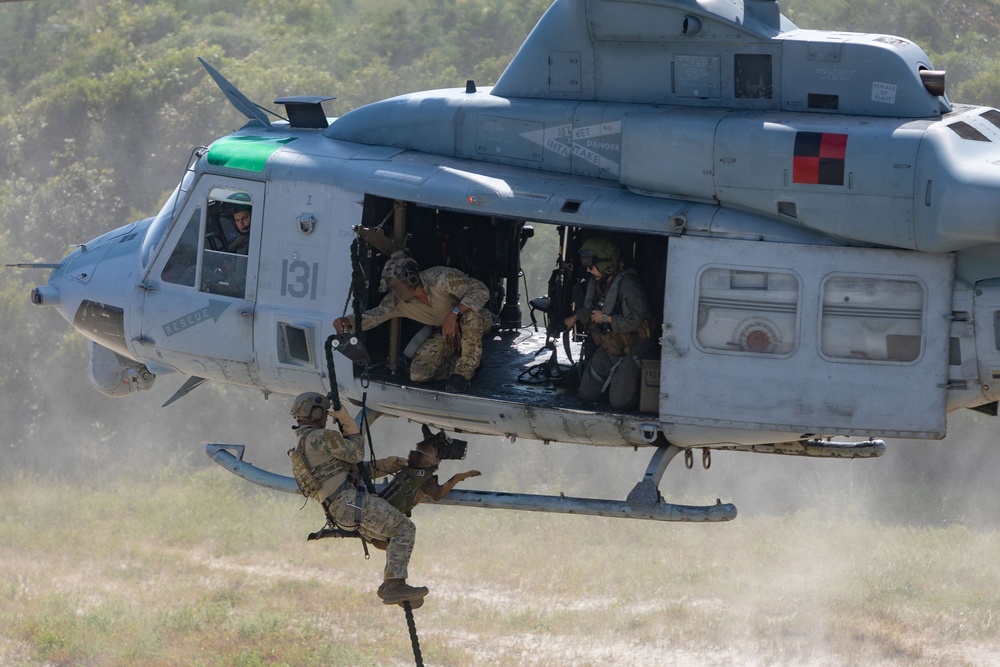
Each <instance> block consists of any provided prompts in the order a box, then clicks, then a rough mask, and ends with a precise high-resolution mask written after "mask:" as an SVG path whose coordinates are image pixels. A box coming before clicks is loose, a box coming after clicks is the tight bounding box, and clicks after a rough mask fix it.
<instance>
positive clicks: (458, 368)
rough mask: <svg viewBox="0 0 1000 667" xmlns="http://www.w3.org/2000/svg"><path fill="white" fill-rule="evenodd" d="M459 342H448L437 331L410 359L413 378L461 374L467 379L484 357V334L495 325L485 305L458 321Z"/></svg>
mask: <svg viewBox="0 0 1000 667" xmlns="http://www.w3.org/2000/svg"><path fill="white" fill-rule="evenodd" d="M458 326H459V340H458V345H456V346H454V347H452V346H450V345H448V343H447V341H446V340H445V337H444V336H442V335H441V334H440V333H435V334H434V335H432V336H431V337H430V338H428V339H427V340H425V341H424V343H423V345H421V346H420V347H418V348H417V351H416V352H415V353H414V354H413V359H412V360H411V361H410V379H411V380H413V381H414V382H433V381H435V380H446V379H448V378H450V377H451V376H452V375H454V374H455V373H458V374H459V375H461V376H462V377H464V378H465V379H466V380H471V379H472V375H473V374H474V373H475V372H476V369H477V368H479V363H480V362H481V361H482V360H483V336H484V335H485V334H486V332H487V331H489V330H490V327H492V326H493V316H492V315H490V312H489V311H488V310H486V309H485V308H473V309H471V310H469V311H467V312H465V313H463V314H462V317H460V318H459V320H458Z"/></svg>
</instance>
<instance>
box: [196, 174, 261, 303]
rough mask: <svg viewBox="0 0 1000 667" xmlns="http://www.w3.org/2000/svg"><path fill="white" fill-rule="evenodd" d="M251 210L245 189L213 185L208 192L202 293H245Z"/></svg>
mask: <svg viewBox="0 0 1000 667" xmlns="http://www.w3.org/2000/svg"><path fill="white" fill-rule="evenodd" d="M252 213H253V202H252V200H251V198H250V195H248V194H247V193H245V192H238V191H234V190H229V189H225V188H215V189H213V190H212V191H211V192H210V193H209V197H208V208H207V211H206V215H205V245H204V250H203V254H202V270H201V290H202V291H203V292H210V293H212V294H221V295H224V296H234V297H243V296H244V295H245V292H246V276H247V251H248V250H249V248H250V219H251V216H252Z"/></svg>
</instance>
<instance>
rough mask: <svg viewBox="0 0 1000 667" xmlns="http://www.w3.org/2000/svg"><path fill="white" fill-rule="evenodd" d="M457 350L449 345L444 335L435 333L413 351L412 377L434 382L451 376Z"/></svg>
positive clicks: (418, 380) (414, 379)
mask: <svg viewBox="0 0 1000 667" xmlns="http://www.w3.org/2000/svg"><path fill="white" fill-rule="evenodd" d="M456 352H457V350H455V349H454V348H452V347H449V346H448V343H447V342H446V341H445V339H444V336H442V335H441V334H439V333H436V334H434V335H433V336H431V337H430V338H428V339H427V340H425V341H424V342H423V344H422V345H421V346H420V347H418V348H417V351H416V352H414V353H413V359H411V360H410V379H411V380H413V381H414V382H433V381H435V380H444V379H445V378H448V377H451V374H452V372H453V371H452V369H453V368H454V359H455V357H456Z"/></svg>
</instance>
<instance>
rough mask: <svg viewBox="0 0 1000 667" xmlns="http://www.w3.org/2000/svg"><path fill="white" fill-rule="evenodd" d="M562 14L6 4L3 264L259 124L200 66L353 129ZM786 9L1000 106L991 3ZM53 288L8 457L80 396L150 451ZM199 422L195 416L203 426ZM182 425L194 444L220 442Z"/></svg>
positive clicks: (10, 340) (21, 371)
mask: <svg viewBox="0 0 1000 667" xmlns="http://www.w3.org/2000/svg"><path fill="white" fill-rule="evenodd" d="M547 5H548V0H512V1H510V2H502V3H490V2H487V1H486V0H463V1H461V2H456V1H454V0H376V1H373V2H356V1H354V0H288V1H282V2H277V1H275V0H251V1H249V2H244V1H239V2H236V1H234V0H158V1H157V2H128V1H126V0H112V1H110V2H101V3H91V2H82V1H79V0H77V1H76V2H68V3H51V2H17V3H0V63H2V65H0V137H3V139H4V147H5V149H4V150H3V151H0V258H2V259H3V260H4V261H5V262H11V261H30V260H36V261H44V260H47V261H54V260H56V259H59V258H61V257H62V256H63V255H64V254H65V252H66V248H67V245H68V244H71V243H79V242H82V241H85V240H87V239H90V238H93V237H95V236H97V235H98V234H100V233H103V232H104V231H107V230H109V229H113V228H115V227H118V226H120V225H122V224H125V223H126V222H129V221H131V220H135V219H138V218H140V217H143V216H147V215H150V214H152V213H154V212H155V211H156V209H157V207H158V205H159V204H160V203H161V202H162V200H163V199H164V197H165V195H166V193H167V192H169V191H170V190H171V189H172V188H173V186H174V185H175V183H176V182H177V180H178V179H179V176H180V173H181V170H182V169H183V166H184V164H185V162H186V160H187V158H188V156H189V155H190V152H191V150H192V148H194V147H195V146H198V145H201V144H206V143H208V142H210V141H212V140H213V139H215V138H216V137H218V136H220V135H222V134H224V133H226V132H228V131H230V130H232V129H234V128H235V127H236V126H238V125H239V124H241V123H242V119H241V117H240V116H239V115H238V114H237V113H236V112H235V111H233V110H232V109H231V108H230V107H229V105H228V103H227V102H226V101H224V100H223V99H222V97H221V95H220V93H219V91H218V90H217V89H216V87H215V85H214V84H213V83H212V82H211V81H210V79H209V78H208V77H207V76H206V75H205V73H204V72H203V71H202V69H201V67H200V66H199V65H198V64H197V61H196V59H195V58H196V56H198V55H201V56H203V57H205V58H206V59H208V60H209V61H210V62H212V63H213V64H214V65H215V66H216V67H218V68H219V69H220V70H222V71H223V72H224V73H225V74H226V76H227V77H229V78H230V79H231V80H232V81H233V82H234V83H236V84H237V85H238V86H239V87H240V88H241V89H242V90H244V91H245V92H246V93H247V94H248V95H249V96H250V97H251V98H252V99H255V100H260V101H263V102H269V101H270V100H272V99H274V98H276V97H279V96H281V95H286V94H295V93H298V94H306V93H310V94H329V95H335V96H336V97H337V99H336V100H335V101H334V102H330V103H328V109H327V110H328V112H330V113H331V114H334V115H339V114H342V113H344V112H346V111H347V110H349V109H351V108H354V107H356V106H358V105H361V104H365V103H368V102H371V101H374V100H377V99H381V98H383V97H386V96H390V95H395V94H399V93H403V92H408V91H412V90H420V89H426V88H434V87H453V86H461V85H463V84H464V82H465V80H466V79H469V78H472V79H475V80H477V81H478V82H479V83H480V84H482V85H486V84H491V83H493V82H494V81H495V80H496V79H497V77H498V76H499V75H500V73H501V72H502V71H503V68H504V67H505V66H506V64H507V63H508V62H509V60H510V58H511V57H512V56H513V54H514V53H515V52H516V50H517V48H518V47H519V45H520V43H521V41H522V40H523V39H524V37H525V36H526V35H527V34H528V32H530V30H531V28H532V26H533V25H534V23H535V21H536V20H537V19H538V17H539V16H541V14H542V13H543V12H544V10H545V8H546V7H547ZM784 9H785V11H786V12H787V13H788V14H789V16H790V17H791V18H792V19H793V20H794V21H796V22H797V23H798V24H799V25H800V26H802V27H823V28H839V29H845V30H859V31H883V32H888V33H894V34H900V35H904V36H909V37H911V38H913V39H914V40H916V41H917V42H919V43H921V45H922V46H924V48H925V49H927V50H928V52H929V53H930V54H931V56H932V58H933V59H934V61H935V64H936V66H938V67H944V68H947V69H948V70H949V87H950V90H951V91H952V97H953V99H956V100H957V99H961V100H966V101H971V102H980V103H988V104H989V103H992V104H1000V70H998V69H997V67H998V66H997V65H995V63H997V62H1000V59H998V58H997V55H998V54H997V48H998V47H997V40H995V39H993V37H994V36H995V35H996V34H997V28H998V27H1000V18H998V17H1000V13H998V11H997V9H996V5H995V4H993V3H989V2H986V1H985V0H977V2H975V3H973V4H968V3H964V4H963V3H959V4H955V3H952V4H945V5H929V4H926V3H923V4H921V3H920V2H918V1H917V0H908V1H907V2H905V3H902V4H899V3H886V2H884V1H883V0H862V4H861V5H858V4H857V3H846V2H832V3H831V2H818V1H816V0H793V1H791V2H788V3H785V6H784ZM541 245H542V244H541V243H540V242H536V243H535V244H534V247H539V246H541ZM539 254H540V253H539ZM551 261H552V258H551V257H542V256H532V257H530V258H529V264H530V266H529V268H530V269H531V271H530V276H529V279H530V280H531V281H532V283H531V285H530V290H529V291H530V293H531V294H533V295H537V294H538V293H539V292H540V291H541V290H542V289H543V287H542V286H543V285H544V283H545V280H546V279H547V274H548V271H549V269H550V267H551ZM42 277H43V274H42V272H40V271H25V272H20V273H18V272H15V271H9V270H8V271H5V273H4V280H3V284H2V286H0V319H2V321H3V322H4V323H5V324H6V325H7V326H6V327H5V331H4V333H5V335H4V336H3V338H2V339H0V349H2V350H3V352H4V354H0V395H3V396H4V401H3V403H2V404H0V422H2V423H3V424H4V425H5V428H4V430H3V435H2V436H0V444H3V445H4V447H3V448H0V452H2V453H0V457H4V456H8V455H15V454H20V453H23V449H24V448H25V447H26V446H27V443H28V442H29V441H33V440H35V439H38V438H41V439H42V440H46V441H51V440H55V439H59V438H62V437H64V436H63V435H62V434H61V433H60V432H59V431H58V430H57V429H56V428H55V425H54V423H53V420H51V419H49V418H48V415H50V414H51V412H50V411H49V412H47V410H46V408H47V406H48V405H49V401H50V400H52V399H51V398H50V396H51V393H50V392H49V391H47V390H56V389H58V391H59V393H58V394H56V395H57V396H61V395H64V394H70V395H72V396H74V397H81V398H82V400H80V401H75V402H74V403H73V405H72V407H69V406H65V405H64V406H62V408H61V409H62V412H61V413H60V417H61V420H60V421H61V422H66V421H71V422H73V423H75V424H88V425H89V427H90V428H89V429H88V431H89V432H91V433H95V434H97V436H98V437H97V438H96V440H95V442H97V443H102V442H103V443H110V442H114V441H116V440H117V441H120V438H122V437H123V436H124V435H125V434H126V433H128V434H129V436H130V437H132V439H133V441H134V440H135V439H138V440H140V441H142V440H144V438H142V437H141V434H140V437H139V438H135V432H134V429H135V428H136V419H135V416H134V415H132V414H127V413H124V412H123V411H121V410H120V409H119V407H118V405H117V404H115V402H113V401H108V400H106V399H103V398H102V397H100V396H97V395H96V394H95V393H94V392H93V391H92V390H91V389H90V387H89V385H88V383H87V381H86V379H85V376H84V374H83V373H82V372H81V371H82V368H83V364H84V363H85V361H84V360H85V358H86V355H85V350H84V346H85V343H84V342H83V341H82V340H81V339H80V337H79V336H78V335H76V334H73V333H71V332H70V331H69V328H68V327H67V326H66V325H65V323H63V322H61V321H60V320H59V319H58V317H57V316H56V315H55V314H54V313H51V312H43V311H41V310H38V309H33V308H31V307H30V306H29V305H28V304H27V292H28V289H29V287H30V286H31V285H33V284H35V283H36V281H38V280H40V279H41V278H42ZM15 323H16V326H14V324H15ZM43 377H44V378H45V380H44V381H39V378H43ZM43 385H44V386H43ZM199 391H200V392H206V393H208V392H214V393H215V395H217V396H220V395H221V396H223V397H225V398H228V399H229V400H228V402H227V401H225V400H220V401H206V402H205V404H206V405H209V404H214V405H212V408H211V409H212V410H213V411H214V413H210V412H208V410H207V408H206V409H204V412H202V413H201V414H202V415H203V416H213V417H218V418H220V419H223V420H227V419H228V420H240V421H242V420H244V419H245V418H246V415H245V414H243V410H242V409H237V407H236V406H237V405H238V404H245V403H247V402H248V400H247V399H245V398H244V397H245V396H246V395H247V394H246V392H240V391H238V390H231V389H230V390H226V389H219V388H208V389H201V390H199ZM164 400H165V399H164ZM220 405H222V406H224V407H221V408H220V407H219V406H220ZM188 409H191V410H195V411H199V410H203V409H202V408H201V407H200V406H191V405H189V406H188ZM263 412H264V413H269V412H270V411H269V410H264V411H263ZM196 416H197V415H196ZM197 421H198V420H197V419H196V418H195V417H192V418H191V419H187V420H185V425H190V424H193V423H196V422H197ZM174 426H177V425H176V424H175V425H174ZM183 426H184V425H182V427H181V428H180V429H179V432H178V433H177V434H176V435H177V437H178V439H187V438H189V439H193V438H197V437H203V436H199V433H200V431H199V430H197V429H195V428H193V427H192V428H187V429H185V428H183ZM154 430H155V428H154ZM31 458H32V457H31V456H28V457H27V459H28V460H29V461H30V460H31ZM99 459H100V457H99V456H98V455H97V454H96V453H94V455H93V456H92V457H90V460H92V461H97V460H99Z"/></svg>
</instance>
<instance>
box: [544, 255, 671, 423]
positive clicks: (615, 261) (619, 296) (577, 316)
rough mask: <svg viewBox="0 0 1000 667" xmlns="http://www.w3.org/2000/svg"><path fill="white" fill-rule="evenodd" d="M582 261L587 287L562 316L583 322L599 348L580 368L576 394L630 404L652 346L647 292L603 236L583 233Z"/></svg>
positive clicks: (571, 321) (636, 396) (618, 404)
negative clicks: (643, 360) (586, 236)
mask: <svg viewBox="0 0 1000 667" xmlns="http://www.w3.org/2000/svg"><path fill="white" fill-rule="evenodd" d="M580 262H581V264H582V265H583V266H584V268H586V270H587V273H588V274H590V280H588V281H587V292H586V296H585V297H584V299H583V302H582V303H578V304H577V309H576V311H575V312H574V313H573V314H572V315H570V316H569V317H567V318H566V319H565V320H564V321H565V324H566V328H568V329H570V328H572V327H573V326H574V325H576V324H577V322H579V323H581V324H582V325H584V326H585V327H586V330H587V334H588V335H589V336H590V337H591V339H592V340H593V342H594V344H595V345H596V346H597V349H596V350H595V351H594V353H593V355H592V356H591V357H590V360H589V361H585V362H583V363H582V365H581V369H580V388H579V394H580V398H582V399H583V400H584V401H587V402H588V403H596V402H597V401H599V400H600V399H601V397H602V396H603V395H605V394H606V395H607V397H608V401H609V402H610V403H611V407H612V408H614V409H616V410H618V409H628V408H631V407H634V406H635V405H636V404H637V403H638V399H639V380H640V376H641V374H640V364H639V360H640V359H641V358H642V355H644V354H645V353H647V352H649V351H650V350H651V349H652V347H653V344H652V341H651V335H650V331H651V330H650V326H649V321H648V317H647V314H648V312H649V308H648V304H647V302H646V295H645V294H644V293H643V291H642V286H641V285H640V283H639V274H638V272H637V271H636V270H635V269H633V268H631V267H628V268H627V267H625V264H624V262H623V261H622V256H621V251H620V250H619V249H618V246H616V245H615V244H614V243H613V242H612V241H610V240H608V239H606V238H603V237H594V238H590V239H587V240H586V241H585V242H584V243H583V246H582V247H581V248H580Z"/></svg>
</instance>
